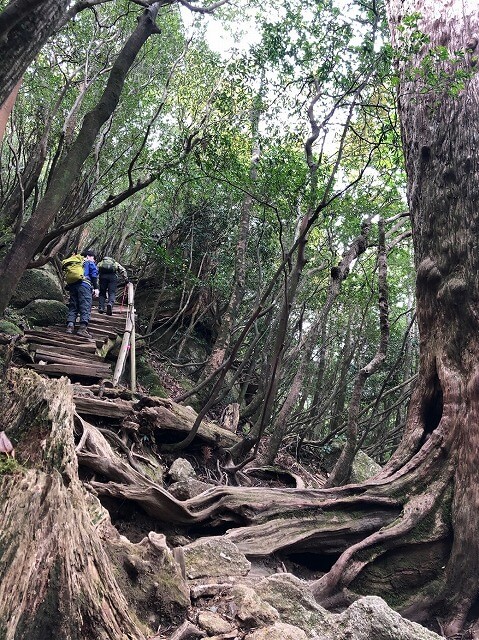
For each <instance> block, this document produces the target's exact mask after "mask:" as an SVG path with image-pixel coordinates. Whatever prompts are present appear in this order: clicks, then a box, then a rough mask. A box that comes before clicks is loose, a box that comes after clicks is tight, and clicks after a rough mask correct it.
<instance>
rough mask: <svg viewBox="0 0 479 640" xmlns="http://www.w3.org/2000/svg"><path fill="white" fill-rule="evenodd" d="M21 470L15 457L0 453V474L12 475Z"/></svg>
mask: <svg viewBox="0 0 479 640" xmlns="http://www.w3.org/2000/svg"><path fill="white" fill-rule="evenodd" d="M20 471H23V467H22V465H21V464H19V463H18V462H17V461H16V460H15V458H12V457H11V456H5V455H0V476H4V475H12V474H14V473H19V472H20Z"/></svg>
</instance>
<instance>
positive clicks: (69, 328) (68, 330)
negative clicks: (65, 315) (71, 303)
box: [67, 324, 73, 333]
mask: <svg viewBox="0 0 479 640" xmlns="http://www.w3.org/2000/svg"><path fill="white" fill-rule="evenodd" d="M67 333H73V325H72V324H67Z"/></svg>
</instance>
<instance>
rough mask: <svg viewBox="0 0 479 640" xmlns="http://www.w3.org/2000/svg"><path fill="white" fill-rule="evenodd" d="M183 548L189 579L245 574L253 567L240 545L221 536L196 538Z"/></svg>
mask: <svg viewBox="0 0 479 640" xmlns="http://www.w3.org/2000/svg"><path fill="white" fill-rule="evenodd" d="M182 549H183V554H184V559H185V569H186V575H187V577H188V578H189V579H194V578H201V577H214V576H244V575H246V574H247V573H248V571H249V570H250V567H251V563H250V562H249V561H248V560H247V559H246V557H245V556H244V554H242V553H241V552H240V551H239V550H238V547H237V546H236V545H235V544H233V542H229V541H228V540H224V539H222V538H221V537H218V538H203V539H200V540H196V541H195V542H192V543H191V544H188V545H186V546H184V547H182Z"/></svg>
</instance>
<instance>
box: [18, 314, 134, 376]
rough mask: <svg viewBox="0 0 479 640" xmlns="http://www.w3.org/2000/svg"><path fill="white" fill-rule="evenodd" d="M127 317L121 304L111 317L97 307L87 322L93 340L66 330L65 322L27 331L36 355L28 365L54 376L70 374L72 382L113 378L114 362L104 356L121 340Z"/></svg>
mask: <svg viewBox="0 0 479 640" xmlns="http://www.w3.org/2000/svg"><path fill="white" fill-rule="evenodd" d="M126 316H127V310H126V308H125V307H123V309H122V308H121V307H120V305H117V307H116V308H115V309H114V312H113V315H112V316H107V315H106V314H105V313H103V314H100V313H98V311H97V310H96V309H94V310H93V311H92V314H91V319H90V324H89V325H88V332H89V333H91V335H92V338H91V339H89V338H81V337H79V336H77V335H75V334H69V333H66V325H65V326H52V327H44V328H43V329H39V330H35V331H34V330H32V331H30V330H27V331H25V337H26V339H27V341H28V343H29V345H30V352H31V353H32V355H33V358H34V363H33V364H30V365H27V366H28V367H29V368H31V369H34V370H35V371H37V372H38V373H44V374H46V375H48V376H51V377H57V376H67V377H69V378H70V379H71V380H72V382H86V381H88V380H99V379H111V377H112V374H113V369H112V364H110V363H108V362H105V357H106V355H107V354H108V352H109V351H110V350H111V349H112V348H113V347H114V346H115V344H116V343H117V346H119V344H120V343H121V337H122V336H123V333H124V331H125V323H126ZM113 366H114V365H113Z"/></svg>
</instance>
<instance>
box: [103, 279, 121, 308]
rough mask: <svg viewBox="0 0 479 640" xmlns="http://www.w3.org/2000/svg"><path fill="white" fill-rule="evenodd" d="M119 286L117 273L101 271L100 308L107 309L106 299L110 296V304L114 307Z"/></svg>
mask: <svg viewBox="0 0 479 640" xmlns="http://www.w3.org/2000/svg"><path fill="white" fill-rule="evenodd" d="M117 286H118V276H117V275H116V273H100V296H99V299H98V308H99V309H103V310H105V301H106V299H107V297H108V304H111V306H112V308H113V305H114V304H115V296H116V288H117Z"/></svg>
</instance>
